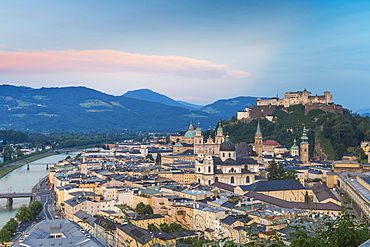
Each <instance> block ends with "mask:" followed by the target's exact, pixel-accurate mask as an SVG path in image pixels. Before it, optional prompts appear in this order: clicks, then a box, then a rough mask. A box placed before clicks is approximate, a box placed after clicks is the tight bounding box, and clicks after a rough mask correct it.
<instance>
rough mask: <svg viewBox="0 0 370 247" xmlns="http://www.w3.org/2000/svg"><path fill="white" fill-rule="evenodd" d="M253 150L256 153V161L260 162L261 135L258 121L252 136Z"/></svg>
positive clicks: (261, 158)
mask: <svg viewBox="0 0 370 247" xmlns="http://www.w3.org/2000/svg"><path fill="white" fill-rule="evenodd" d="M254 151H255V152H256V153H257V162H258V163H262V160H263V156H262V152H263V137H262V133H261V128H260V122H259V121H258V124H257V130H256V135H255V138H254Z"/></svg>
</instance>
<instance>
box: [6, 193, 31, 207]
mask: <svg viewBox="0 0 370 247" xmlns="http://www.w3.org/2000/svg"><path fill="white" fill-rule="evenodd" d="M27 197H28V198H30V200H31V201H33V197H34V194H33V193H31V192H29V193H17V192H12V193H0V198H6V205H7V206H9V205H12V204H13V198H27Z"/></svg>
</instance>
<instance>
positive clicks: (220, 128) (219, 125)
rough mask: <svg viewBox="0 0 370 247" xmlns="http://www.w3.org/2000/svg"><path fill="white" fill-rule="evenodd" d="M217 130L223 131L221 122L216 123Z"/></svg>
mask: <svg viewBox="0 0 370 247" xmlns="http://www.w3.org/2000/svg"><path fill="white" fill-rule="evenodd" d="M217 131H221V132H223V131H224V130H223V129H222V126H221V123H219V124H218V127H217Z"/></svg>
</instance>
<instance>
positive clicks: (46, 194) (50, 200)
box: [35, 180, 56, 220]
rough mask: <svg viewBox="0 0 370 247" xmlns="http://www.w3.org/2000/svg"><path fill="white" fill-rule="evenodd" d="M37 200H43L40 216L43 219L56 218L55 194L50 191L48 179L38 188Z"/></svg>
mask: <svg viewBox="0 0 370 247" xmlns="http://www.w3.org/2000/svg"><path fill="white" fill-rule="evenodd" d="M35 200H38V201H40V202H41V204H42V206H43V210H42V211H41V213H40V215H39V218H41V219H43V218H45V219H50V220H51V219H55V215H56V213H55V210H54V201H55V200H54V196H53V194H52V191H50V189H49V186H48V184H47V180H44V181H42V182H41V184H40V186H39V187H38V188H37V189H36V195H35Z"/></svg>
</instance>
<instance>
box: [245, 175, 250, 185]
mask: <svg viewBox="0 0 370 247" xmlns="http://www.w3.org/2000/svg"><path fill="white" fill-rule="evenodd" d="M245 182H246V183H247V184H249V183H250V182H251V180H250V178H249V176H247V177H246V178H245Z"/></svg>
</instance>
